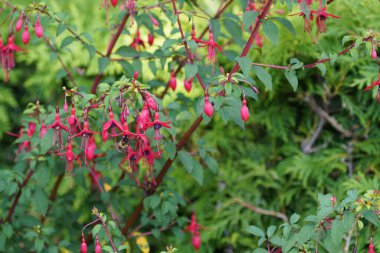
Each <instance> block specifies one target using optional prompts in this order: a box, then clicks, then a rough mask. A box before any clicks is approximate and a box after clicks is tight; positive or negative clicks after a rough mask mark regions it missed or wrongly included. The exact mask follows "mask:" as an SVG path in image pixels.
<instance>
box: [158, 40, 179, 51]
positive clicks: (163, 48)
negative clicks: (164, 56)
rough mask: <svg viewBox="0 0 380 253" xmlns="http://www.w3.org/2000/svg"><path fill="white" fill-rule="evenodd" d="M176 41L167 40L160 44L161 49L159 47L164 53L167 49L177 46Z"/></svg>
mask: <svg viewBox="0 0 380 253" xmlns="http://www.w3.org/2000/svg"><path fill="white" fill-rule="evenodd" d="M178 42H179V41H178V40H175V39H167V40H165V42H164V44H162V47H161V50H162V51H164V50H166V49H168V48H169V47H171V46H173V45H175V44H178Z"/></svg>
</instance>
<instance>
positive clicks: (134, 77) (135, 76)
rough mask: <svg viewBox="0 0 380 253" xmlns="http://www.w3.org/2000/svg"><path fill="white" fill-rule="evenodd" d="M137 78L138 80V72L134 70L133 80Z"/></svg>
mask: <svg viewBox="0 0 380 253" xmlns="http://www.w3.org/2000/svg"><path fill="white" fill-rule="evenodd" d="M137 78H139V72H138V71H137V70H136V71H135V74H134V75H133V79H135V80H136V79H137Z"/></svg>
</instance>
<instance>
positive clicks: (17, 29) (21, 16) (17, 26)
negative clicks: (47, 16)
mask: <svg viewBox="0 0 380 253" xmlns="http://www.w3.org/2000/svg"><path fill="white" fill-rule="evenodd" d="M23 21H24V13H21V15H20V17H19V18H18V20H17V22H16V31H17V32H19V31H21V28H22V25H23Z"/></svg>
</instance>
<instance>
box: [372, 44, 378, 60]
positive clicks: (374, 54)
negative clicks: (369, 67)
mask: <svg viewBox="0 0 380 253" xmlns="http://www.w3.org/2000/svg"><path fill="white" fill-rule="evenodd" d="M371 56H372V59H374V60H376V58H377V52H376V49H375V46H374V45H372V54H371Z"/></svg>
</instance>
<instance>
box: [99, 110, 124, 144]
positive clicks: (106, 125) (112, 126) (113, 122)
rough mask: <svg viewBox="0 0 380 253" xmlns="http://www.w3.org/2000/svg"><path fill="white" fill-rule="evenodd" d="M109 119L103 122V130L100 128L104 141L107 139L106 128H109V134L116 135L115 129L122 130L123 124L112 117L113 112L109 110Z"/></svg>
mask: <svg viewBox="0 0 380 253" xmlns="http://www.w3.org/2000/svg"><path fill="white" fill-rule="evenodd" d="M108 116H109V120H108V121H107V122H106V123H104V125H103V130H102V139H103V141H104V142H106V141H107V139H108V130H109V129H111V136H112V137H116V136H117V134H116V129H119V131H121V132H122V131H123V126H122V125H121V124H120V123H119V122H118V121H117V120H115V118H114V115H113V112H112V111H111V110H110V111H109V112H108Z"/></svg>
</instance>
